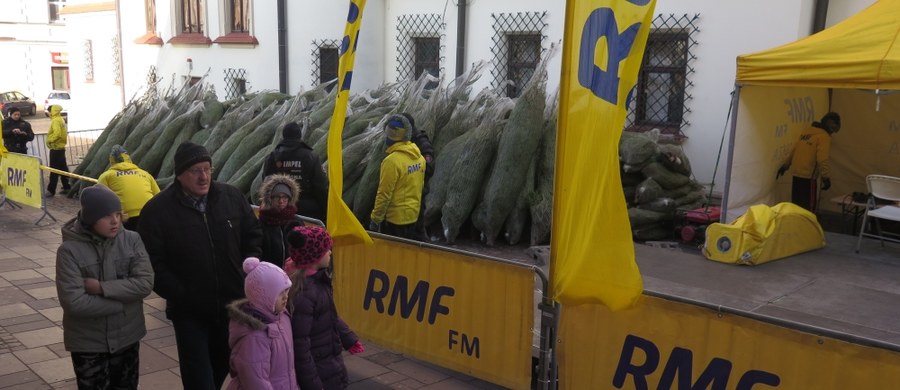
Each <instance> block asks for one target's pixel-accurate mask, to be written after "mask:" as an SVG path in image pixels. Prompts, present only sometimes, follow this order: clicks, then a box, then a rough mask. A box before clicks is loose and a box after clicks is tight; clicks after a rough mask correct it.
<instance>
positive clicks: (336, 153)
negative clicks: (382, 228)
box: [328, 0, 372, 244]
mask: <svg viewBox="0 0 900 390" xmlns="http://www.w3.org/2000/svg"><path fill="white" fill-rule="evenodd" d="M365 7H366V0H351V1H350V10H349V12H348V13H347V27H346V28H345V29H344V38H343V40H342V41H341V49H340V50H341V56H340V62H339V65H338V83H337V88H339V89H338V93H337V102H336V103H335V105H334V113H333V114H332V115H331V126H330V127H329V128H328V181H329V182H330V185H329V188H328V231H329V232H330V233H331V235H332V236H333V237H334V240H335V242H336V243H340V242H341V241H349V242H353V241H362V242H365V243H368V244H371V243H372V238H371V237H369V234H368V233H366V230H365V229H363V227H362V224H360V223H359V220H358V219H356V216H354V215H353V212H352V211H350V208H349V207H347V204H346V203H344V199H343V198H342V197H341V195H342V194H343V192H344V166H343V150H342V145H341V136H342V134H343V131H344V119H345V118H344V117H345V116H346V114H347V100H348V99H349V97H350V82H351V81H352V79H353V61H354V60H355V59H356V48H357V44H358V43H359V28H360V25H361V24H362V15H363V9H364V8H365Z"/></svg>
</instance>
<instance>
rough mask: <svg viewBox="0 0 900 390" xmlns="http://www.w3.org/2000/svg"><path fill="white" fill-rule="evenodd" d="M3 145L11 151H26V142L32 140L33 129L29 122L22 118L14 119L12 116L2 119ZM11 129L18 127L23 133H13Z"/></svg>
mask: <svg viewBox="0 0 900 390" xmlns="http://www.w3.org/2000/svg"><path fill="white" fill-rule="evenodd" d="M2 125H3V145H4V146H6V148H7V149H9V151H10V152H13V153H22V154H27V153H28V142H30V141H33V140H34V131H32V130H31V123H28V122H26V121H24V120H17V121H14V120H13V119H12V118H6V119H4V120H3V124H2ZM13 129H19V130H22V131H24V132H25V134H13V132H12V131H13Z"/></svg>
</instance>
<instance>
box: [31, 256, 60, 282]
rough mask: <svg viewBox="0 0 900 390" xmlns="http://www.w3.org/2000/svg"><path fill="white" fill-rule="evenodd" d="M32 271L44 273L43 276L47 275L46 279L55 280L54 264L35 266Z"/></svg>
mask: <svg viewBox="0 0 900 390" xmlns="http://www.w3.org/2000/svg"><path fill="white" fill-rule="evenodd" d="M32 261H34V260H32ZM34 271H35V272H37V273H39V274H41V275H44V276H45V277H47V279H50V280H56V267H55V266H54V267H41V268H36V269H35V270H34Z"/></svg>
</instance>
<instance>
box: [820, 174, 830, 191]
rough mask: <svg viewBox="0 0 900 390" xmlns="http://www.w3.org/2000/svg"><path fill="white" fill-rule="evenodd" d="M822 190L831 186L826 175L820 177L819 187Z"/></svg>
mask: <svg viewBox="0 0 900 390" xmlns="http://www.w3.org/2000/svg"><path fill="white" fill-rule="evenodd" d="M820 188H821V189H822V191H828V189H829V188H831V179H830V178H827V177H823V178H822V187H820Z"/></svg>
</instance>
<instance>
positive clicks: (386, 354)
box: [366, 351, 404, 366]
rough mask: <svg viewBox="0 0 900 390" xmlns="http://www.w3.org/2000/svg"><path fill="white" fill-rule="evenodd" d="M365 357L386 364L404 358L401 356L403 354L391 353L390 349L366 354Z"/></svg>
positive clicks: (373, 361) (376, 362)
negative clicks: (369, 354)
mask: <svg viewBox="0 0 900 390" xmlns="http://www.w3.org/2000/svg"><path fill="white" fill-rule="evenodd" d="M366 359H367V360H369V361H371V362H372V363H375V364H380V365H382V366H386V365H388V364H391V363H396V362H399V361H401V360H403V359H404V358H403V355H400V354H397V353H393V352H391V351H383V352H379V353H376V354H374V355H371V356H367V357H366Z"/></svg>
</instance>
